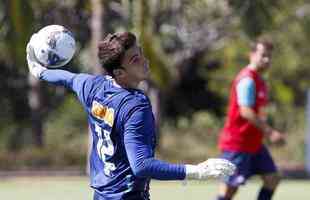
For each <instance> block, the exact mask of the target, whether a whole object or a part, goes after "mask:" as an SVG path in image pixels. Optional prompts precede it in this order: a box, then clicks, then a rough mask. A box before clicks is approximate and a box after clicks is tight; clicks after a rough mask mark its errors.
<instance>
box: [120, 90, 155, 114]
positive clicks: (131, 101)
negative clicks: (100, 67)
mask: <svg viewBox="0 0 310 200" xmlns="http://www.w3.org/2000/svg"><path fill="white" fill-rule="evenodd" d="M127 94H128V95H127V96H126V98H125V101H123V103H122V108H121V112H122V113H126V116H127V117H129V116H131V115H132V113H135V112H136V111H141V112H145V113H148V112H151V111H152V107H151V103H150V101H149V99H148V97H147V96H146V95H145V94H144V93H143V92H142V91H139V90H127Z"/></svg>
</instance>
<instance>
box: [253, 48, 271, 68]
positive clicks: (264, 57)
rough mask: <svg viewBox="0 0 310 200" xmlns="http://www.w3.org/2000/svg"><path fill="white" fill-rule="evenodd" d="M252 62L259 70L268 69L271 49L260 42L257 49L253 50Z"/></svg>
mask: <svg viewBox="0 0 310 200" xmlns="http://www.w3.org/2000/svg"><path fill="white" fill-rule="evenodd" d="M250 62H251V64H252V65H255V66H256V67H257V69H259V70H264V69H267V68H268V67H269V66H270V62H271V51H270V50H268V49H267V48H266V47H265V46H264V45H263V44H260V43H258V44H257V46H256V50H255V51H253V52H251V55H250Z"/></svg>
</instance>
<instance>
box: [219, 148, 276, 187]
mask: <svg viewBox="0 0 310 200" xmlns="http://www.w3.org/2000/svg"><path fill="white" fill-rule="evenodd" d="M221 158H225V159H227V160H230V161H231V162H232V163H234V164H235V165H236V167H237V170H236V173H235V174H234V175H232V176H230V177H228V178H227V179H225V180H224V182H225V183H226V184H227V185H230V186H234V187H237V186H239V185H242V184H245V182H246V180H247V179H249V178H250V177H251V176H253V175H263V174H271V173H275V172H277V167H276V165H275V163H274V161H273V159H272V157H271V155H270V153H269V151H268V149H267V148H266V147H265V146H262V148H261V149H260V150H259V151H258V152H257V153H255V154H251V153H244V152H232V151H223V153H222V155H221Z"/></svg>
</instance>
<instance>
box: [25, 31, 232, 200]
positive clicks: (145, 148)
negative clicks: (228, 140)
mask: <svg viewBox="0 0 310 200" xmlns="http://www.w3.org/2000/svg"><path fill="white" fill-rule="evenodd" d="M35 42H39V41H36V40H35V38H32V39H31V40H30V42H29V43H28V45H27V61H28V67H29V71H30V73H31V74H32V75H34V76H35V77H36V78H38V79H41V80H44V81H47V82H49V83H52V84H54V85H62V86H65V87H67V88H68V89H71V90H73V91H74V92H75V93H76V95H77V98H78V99H79V101H80V102H81V104H82V105H83V107H84V109H85V111H86V113H87V115H88V123H89V126H90V129H91V133H92V137H93V145H92V150H91V155H90V179H91V187H92V188H93V189H94V190H95V192H94V200H103V199H110V200H118V199H135V200H144V199H149V182H150V179H158V180H184V179H202V180H204V179H208V178H224V177H226V176H229V175H232V174H233V173H234V169H235V166H234V165H233V164H232V163H230V162H229V161H227V160H224V159H208V160H206V161H205V162H202V163H200V164H198V165H189V164H171V163H167V162H164V161H161V160H157V159H155V158H154V149H155V143H156V142H155V138H156V137H155V127H154V126H155V125H154V117H153V113H152V109H151V104H150V101H149V99H148V98H147V96H145V94H144V93H143V92H142V91H141V90H139V89H138V84H139V83H140V82H141V81H143V80H145V79H147V78H148V76H149V66H148V60H147V59H146V58H145V57H144V55H143V52H142V50H141V48H140V46H139V44H138V43H137V41H136V37H135V35H134V34H132V33H130V32H124V33H115V34H112V35H111V34H109V35H108V36H107V37H106V38H104V40H103V41H101V42H99V45H98V57H99V60H100V63H101V66H102V67H103V68H104V69H105V71H106V72H107V74H108V75H98V76H95V75H89V74H75V73H71V72H68V71H65V70H59V69H54V70H52V69H46V68H44V67H43V66H41V65H40V64H39V63H38V62H37V61H36V58H35V56H34V52H33V44H34V43H35Z"/></svg>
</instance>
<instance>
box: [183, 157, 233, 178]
mask: <svg viewBox="0 0 310 200" xmlns="http://www.w3.org/2000/svg"><path fill="white" fill-rule="evenodd" d="M185 167H186V179H198V180H206V179H209V178H226V177H228V176H231V175H233V174H234V173H235V170H236V166H235V165H234V164H233V163H231V162H230V161H228V160H225V159H221V158H210V159H208V160H206V161H204V162H202V163H200V164H198V165H185Z"/></svg>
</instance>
